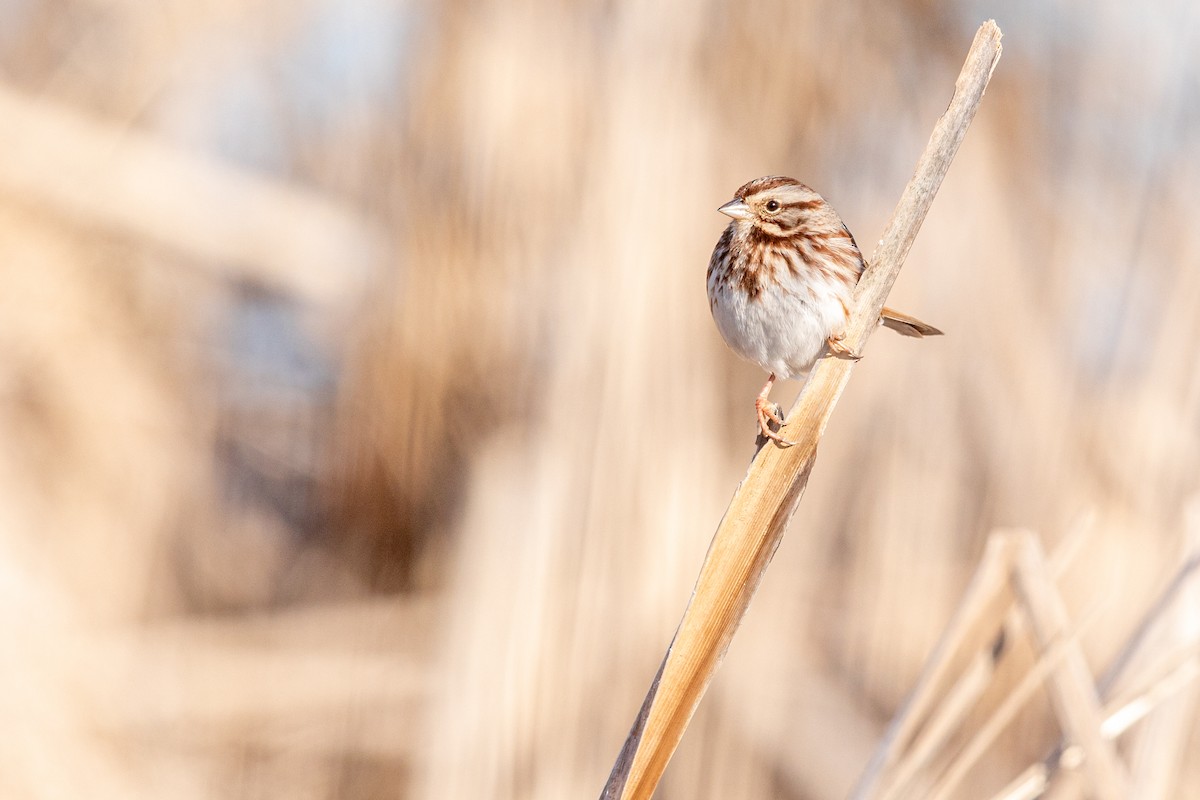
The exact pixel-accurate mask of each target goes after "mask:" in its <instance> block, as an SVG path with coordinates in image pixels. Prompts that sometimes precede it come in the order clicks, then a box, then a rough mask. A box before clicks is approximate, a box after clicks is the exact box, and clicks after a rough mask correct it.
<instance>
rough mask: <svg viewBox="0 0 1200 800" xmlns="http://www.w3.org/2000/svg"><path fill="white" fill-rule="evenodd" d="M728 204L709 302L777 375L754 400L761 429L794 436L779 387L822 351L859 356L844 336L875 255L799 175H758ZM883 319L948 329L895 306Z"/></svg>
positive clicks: (751, 354)
mask: <svg viewBox="0 0 1200 800" xmlns="http://www.w3.org/2000/svg"><path fill="white" fill-rule="evenodd" d="M719 210H720V211H721V213H722V214H725V215H727V216H729V217H731V218H732V220H733V221H732V222H730V223H729V225H728V227H726V228H725V232H724V233H722V234H721V238H720V239H719V240H718V241H717V246H716V247H715V248H714V249H713V254H712V258H711V259H710V260H709V263H708V305H709V308H710V309H711V310H712V315H713V319H714V320H715V321H716V323H717V329H718V330H719V331H720V332H721V336H722V337H723V338H724V339H725V342H726V343H727V344H728V345H729V347H730V348H731V349H732V350H733V351H734V352H735V353H737V354H738V355H739V356H741V357H742V358H744V359H746V360H747V361H750V362H753V363H755V364H758V365H759V366H760V367H762V368H763V369H764V370H766V371H767V372H768V373H769V375H770V377H768V378H767V382H766V385H764V386H763V388H762V391H761V392H759V394H758V397H757V398H756V399H755V403H754V407H755V410H756V412H757V415H758V427H759V430H760V431H761V432H762V434H763V436H765V437H767V438H768V439H772V440H774V441H775V442H778V443H780V444H784V445H787V444H791V442H788V441H786V440H785V439H783V438H782V437H781V436H780V435H779V434H778V433H776V432H775V431H772V430H771V428H770V426H769V424H768V421H773V422H775V423H777V424H779V425H782V424H783V420H782V419H781V418H780V417H779V414H778V412H777V411H776V410H775V408H774V407H773V404H771V403H770V402H769V400H768V396H769V395H770V392H771V387H772V385H774V383H775V380H776V379H777V378H801V377H805V376H807V374H808V371H809V370H810V369H812V366H813V364H815V363H816V361H817V359H818V358H820V357H821V356H822V355H825V354H831V355H836V356H841V357H848V358H858V356H857V355H856V354H855V353H853V352H851V351H850V350H849V349H848V348H846V346H845V345H844V344H842V338H843V336H844V335H845V328H846V322H847V321H848V320H849V318H850V306H849V301H850V297H851V295H852V294H853V291H854V285H855V284H856V283H858V279H859V276H860V275H862V272H863V269H864V268H865V267H866V264H865V263H864V262H863V257H862V253H861V252H860V251H859V249H858V244H857V243H856V242H855V241H854V236H853V235H852V234H851V233H850V231H849V229H848V228H847V227H846V225H845V223H843V222H842V220H841V217H839V216H838V215H837V212H836V211H834V210H833V208H832V206H830V205H829V204H828V203H827V202H825V199H824V198H823V197H821V195H819V194H817V193H816V192H814V191H813V190H812V189H810V188H808V187H807V186H805V185H804V184H802V183H800V182H799V181H797V180H794V179H792V178H785V177H781V176H769V177H766V178H759V179H757V180H753V181H750V182H749V183H747V184H745V185H744V186H742V187H741V188H739V189H738V190H737V193H736V194H735V195H734V198H733V200H731V201H729V202H728V203H726V204H725V205H723V206H721V208H720V209H719ZM880 323H881V324H882V325H884V326H886V327H888V328H891V329H892V330H894V331H897V332H899V333H901V334H903V335H905V336H915V337H922V336H937V335H939V334H941V331H939V330H938V329H937V328H935V327H933V326H932V325H927V324H925V323H924V322H921V321H920V320H919V319H916V318H915V317H911V316H909V315H907V314H903V313H900V312H898V311H894V310H892V309H890V308H885V309H883V314H882V316H881V317H880Z"/></svg>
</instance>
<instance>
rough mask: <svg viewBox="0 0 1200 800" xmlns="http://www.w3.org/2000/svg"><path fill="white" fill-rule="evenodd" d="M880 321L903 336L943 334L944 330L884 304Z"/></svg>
mask: <svg viewBox="0 0 1200 800" xmlns="http://www.w3.org/2000/svg"><path fill="white" fill-rule="evenodd" d="M879 321H880V322H881V323H882V324H883V326H884V327H885V328H891V329H892V330H894V331H895V332H896V333H899V334H901V335H903V336H915V337H917V338H918V339H919V338H920V337H922V336H941V335H942V332H941V331H939V330H938V329H937V328H935V327H933V326H932V325H927V324H925V323H924V322H921V320H919V319H917V318H916V317H910V316H909V315H908V314H905V313H903V312H902V311H897V310H896V309H894V308H888V307H887V306H884V308H883V314H881V315H880V317H879Z"/></svg>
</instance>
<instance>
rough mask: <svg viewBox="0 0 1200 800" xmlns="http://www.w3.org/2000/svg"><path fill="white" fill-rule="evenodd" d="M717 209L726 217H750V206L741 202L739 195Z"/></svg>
mask: <svg viewBox="0 0 1200 800" xmlns="http://www.w3.org/2000/svg"><path fill="white" fill-rule="evenodd" d="M717 211H720V212H721V213H722V214H724V215H725V216H727V217H733V218H734V219H750V217H751V216H752V214H751V213H750V206H748V205H746V204H745V203H743V202H742V199H741V198H740V197H735V198H733V199H732V200H730V201H729V202H728V203H726V204H725V205H723V206H721V207H720V208H718V209H717Z"/></svg>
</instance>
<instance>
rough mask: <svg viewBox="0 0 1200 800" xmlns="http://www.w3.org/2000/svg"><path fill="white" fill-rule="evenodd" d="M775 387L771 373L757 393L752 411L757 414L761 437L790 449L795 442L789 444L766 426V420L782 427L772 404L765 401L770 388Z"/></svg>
mask: <svg viewBox="0 0 1200 800" xmlns="http://www.w3.org/2000/svg"><path fill="white" fill-rule="evenodd" d="M774 385H775V373H771V375H770V377H768V378H767V382H766V384H764V385H763V388H762V391H761V392H759V393H758V397H756V398H755V399H754V410H755V412H757V414H758V429H759V430H760V431H762V435H763V436H765V437H766V438H768V439H770V440H771V441H773V442H778V443H779V444H781V445H785V446H787V447H791V446H792V445H794V444H795V442H789V441H788V440H787V439H784V438H783V437H782V436H780V435H779V434H778V433H776V432H775V431H773V430H771V428H770V426H769V425H768V424H767V420H768V419H769V420H771V421H773V422H775V423H776V424H778V425H783V420H782V419H781V418H780V416H779V415H778V414H776V413H775V408H774V405H775V404H774V403H772V402H770V401H769V400H767V397H768V396H769V395H770V394H771V387H772V386H774Z"/></svg>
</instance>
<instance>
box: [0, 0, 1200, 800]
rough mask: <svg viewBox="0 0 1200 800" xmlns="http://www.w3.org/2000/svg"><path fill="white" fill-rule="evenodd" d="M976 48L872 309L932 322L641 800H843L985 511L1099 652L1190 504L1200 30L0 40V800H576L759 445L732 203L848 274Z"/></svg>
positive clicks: (1018, 736) (785, 23)
mask: <svg viewBox="0 0 1200 800" xmlns="http://www.w3.org/2000/svg"><path fill="white" fill-rule="evenodd" d="M989 16H998V22H999V23H1000V25H1001V26H1002V27H1003V29H1004V31H1005V34H1006V37H1005V55H1004V59H1003V61H1002V62H1001V65H1000V69H999V70H998V72H997V73H996V77H995V79H994V80H993V83H992V87H991V89H990V91H989V94H988V97H987V99H986V100H985V102H984V104H983V108H982V111H981V113H980V115H979V117H978V118H977V120H976V122H975V125H974V127H973V128H972V129H971V131H970V133H969V135H968V137H967V140H966V143H965V145H964V147H963V149H962V151H961V153H960V154H959V157H958V159H957V161H956V163H955V164H954V167H953V168H952V170H951V172H950V176H949V179H948V181H947V183H946V185H945V187H944V188H943V190H942V192H941V195H940V196H939V198H938V200H937V201H936V203H935V204H934V208H933V211H932V214H931V216H930V218H929V220H928V222H927V224H926V225H925V227H924V230H923V232H922V233H921V236H920V237H919V238H918V241H917V245H916V247H915V249H914V251H913V253H912V255H911V256H910V258H909V260H908V267H907V268H906V270H905V271H904V273H903V274H902V276H901V280H900V283H899V284H898V285H897V287H896V291H895V292H894V294H893V301H894V302H893V304H894V305H896V306H898V307H900V308H903V309H905V310H907V311H910V312H912V313H914V314H916V315H918V316H920V317H922V318H923V319H927V320H929V321H930V322H932V323H934V324H936V325H938V326H939V327H941V328H943V329H945V330H946V331H947V334H948V335H947V336H946V337H945V338H944V339H938V340H934V341H928V342H921V343H913V342H911V341H907V340H901V339H900V338H899V337H889V336H885V335H881V336H879V337H877V338H876V339H874V340H873V341H872V343H871V346H870V348H869V351H868V353H867V358H866V359H865V360H864V361H863V362H862V364H861V365H860V366H859V368H858V369H857V370H856V372H855V376H854V380H853V381H852V382H851V385H850V388H849V390H848V391H847V394H846V396H845V397H844V399H843V401H842V403H841V405H840V407H839V408H838V410H837V412H836V414H835V416H834V419H833V422H832V424H831V426H830V429H829V431H828V433H827V435H826V438H825V441H824V444H823V447H822V452H821V456H820V459H819V461H818V465H817V469H816V471H815V473H814V475H813V478H812V481H811V482H810V484H809V488H808V492H807V496H806V497H805V500H804V502H803V503H802V504H801V508H800V511H799V513H798V514H797V516H796V518H795V520H794V522H793V523H792V526H791V532H790V533H789V535H788V537H787V538H786V539H785V541H784V544H783V546H782V547H781V549H780V551H779V554H778V556H777V558H776V559H775V563H774V565H773V567H772V569H771V571H770V572H769V574H768V576H767V579H766V581H765V583H764V586H763V590H762V592H761V593H760V595H759V597H758V599H757V601H756V602H755V604H754V605H753V607H752V608H751V610H750V614H749V616H748V618H747V622H746V625H745V626H744V628H743V630H742V632H741V634H740V635H739V637H738V638H737V639H736V640H735V641H734V644H733V648H732V650H731V652H730V656H729V658H728V660H727V662H726V664H725V666H724V668H723V669H722V671H721V672H720V673H719V674H718V677H717V680H716V681H715V683H714V685H713V687H712V689H711V691H710V693H709V696H708V698H707V699H706V702H705V704H704V705H703V706H702V707H701V709H700V712H699V714H698V716H697V718H696V720H695V722H694V724H693V726H692V728H691V729H690V730H689V732H688V735H687V736H686V737H685V739H684V742H683V746H682V748H681V750H680V752H679V753H678V755H677V756H676V758H675V760H674V761H673V763H672V764H671V766H670V768H669V769H668V772H667V776H666V780H665V782H664V784H663V786H662V788H661V790H660V794H659V796H660V797H662V798H733V797H736V798H766V797H773V798H797V799H798V798H836V797H841V796H844V795H845V793H846V791H847V789H848V787H849V786H850V785H851V784H852V782H853V780H854V779H855V777H856V776H857V775H858V773H859V772H860V771H861V770H862V768H863V766H864V765H865V763H866V761H867V758H868V756H869V754H870V752H871V750H872V748H873V747H874V746H875V743H876V741H877V737H878V736H879V735H880V733H881V731H882V729H883V726H884V725H885V724H886V721H887V719H888V718H889V717H890V715H891V714H892V713H893V711H894V710H895V708H896V707H897V705H898V704H899V703H900V702H901V700H902V699H903V697H904V695H905V693H906V692H907V691H908V689H909V688H910V687H911V685H912V683H913V681H914V679H915V677H916V675H917V673H918V671H919V669H920V666H921V664H922V661H923V660H924V658H925V656H926V655H927V653H928V651H929V649H930V648H931V646H932V645H933V643H934V642H935V641H936V639H937V636H938V634H939V633H940V631H941V630H942V628H943V626H944V625H945V622H946V620H947V618H948V616H949V615H950V613H951V612H952V611H953V609H954V607H955V605H956V603H957V601H958V598H959V596H960V594H961V592H962V590H963V587H964V584H965V582H966V580H967V578H968V577H969V575H970V574H971V571H972V570H973V569H974V567H975V565H976V562H977V560H978V558H979V555H980V551H981V548H982V545H983V542H984V540H985V538H986V536H987V534H988V532H989V531H990V530H992V529H993V527H995V526H997V525H1022V526H1028V527H1031V528H1033V529H1035V530H1037V531H1038V532H1039V533H1040V534H1041V536H1042V537H1043V540H1044V541H1045V542H1046V543H1047V546H1049V547H1052V546H1053V545H1054V543H1055V542H1057V541H1058V540H1059V539H1060V538H1061V537H1062V536H1063V535H1064V533H1065V532H1066V530H1067V529H1068V528H1069V527H1070V526H1071V525H1072V524H1073V523H1074V521H1075V520H1077V519H1079V518H1080V516H1081V515H1086V514H1092V515H1094V516H1093V519H1094V523H1093V525H1092V529H1091V532H1090V534H1089V535H1088V538H1087V543H1086V545H1085V548H1084V551H1083V552H1082V554H1081V555H1080V557H1079V559H1078V560H1077V562H1076V564H1075V566H1074V568H1073V569H1072V570H1071V572H1070V574H1069V575H1068V576H1067V578H1066V580H1065V581H1064V591H1065V593H1066V595H1067V599H1068V603H1069V604H1070V605H1071V607H1072V610H1073V611H1075V612H1077V613H1081V612H1082V610H1084V609H1087V608H1092V607H1095V605H1096V604H1097V603H1099V610H1098V612H1097V613H1099V614H1100V615H1101V618H1102V619H1103V620H1104V622H1103V623H1101V624H1098V625H1095V626H1093V627H1092V628H1091V629H1089V632H1088V634H1087V638H1086V645H1087V650H1088V653H1089V655H1090V656H1091V657H1092V658H1093V659H1094V664H1095V665H1100V664H1103V663H1104V661H1105V660H1106V659H1107V658H1108V657H1110V656H1111V654H1112V652H1113V650H1114V649H1115V647H1116V646H1117V643H1118V642H1119V641H1120V640H1121V639H1123V638H1124V637H1126V636H1127V635H1128V633H1129V628H1130V626H1131V625H1132V624H1133V620H1134V619H1135V618H1136V617H1137V615H1138V614H1140V613H1141V612H1142V611H1143V610H1144V608H1145V606H1146V605H1147V603H1148V602H1149V598H1151V597H1152V596H1153V595H1154V594H1155V593H1156V591H1157V590H1158V588H1159V586H1160V585H1161V583H1162V582H1163V580H1164V578H1165V576H1166V575H1167V574H1168V573H1169V570H1170V567H1171V564H1172V562H1173V560H1174V559H1175V558H1176V556H1177V554H1178V552H1179V549H1180V547H1181V541H1182V538H1183V536H1184V532H1185V520H1184V508H1185V506H1186V504H1187V501H1188V498H1189V497H1190V496H1191V495H1192V494H1193V493H1194V492H1196V491H1197V489H1198V488H1200V481H1198V479H1197V466H1198V461H1200V441H1198V439H1200V361H1198V358H1197V354H1196V344H1195V343H1196V341H1197V340H1200V313H1197V310H1198V309H1200V270H1198V269H1197V266H1198V265H1200V226H1197V224H1196V219H1197V216H1198V214H1200V82H1198V80H1197V77H1196V69H1195V65H1196V62H1195V59H1196V56H1195V54H1196V53H1197V52H1200V7H1197V6H1196V5H1195V4H1194V3H1188V2H1182V0H1177V1H1176V2H1171V1H1170V0H1162V1H1161V2H1158V3H1152V4H1150V5H1148V6H1139V7H1137V8H1133V7H1130V6H1127V5H1126V4H1122V3H1117V2H1112V1H1111V0H1107V1H1106V2H1100V3H1087V4H1081V3H1068V2H1058V3H1053V4H1043V3H1032V2H1025V3H1016V4H1005V7H1004V8H992V7H990V6H988V5H987V4H984V3H980V2H968V3H949V2H942V3H936V2H934V3H930V2H911V1H910V2H900V3H894V4H883V5H881V4H867V3H863V2H854V3H841V2H834V1H833V0H821V1H820V2H815V3H804V4H801V3H791V2H785V0H774V1H772V2H750V3H736V4H735V3H712V2H709V3H683V2H678V0H676V1H675V2H666V3H658V4H644V3H637V2H630V1H629V0H626V1H624V2H607V3H599V2H597V3H591V4H586V3H579V4H574V3H569V2H562V1H561V0H557V1H556V0H542V1H541V2H524V3H511V2H501V1H500V0H479V1H478V2H465V1H464V0H445V2H441V3H420V2H409V3H394V4H393V3H386V2H383V0H358V1H357V2H350V3H341V2H335V1H334V0H299V2H297V1H296V0H292V2H287V3H284V2H270V1H268V0H264V1H263V2H257V3H254V2H240V1H239V0H210V1H209V2H205V3H195V2H185V1H184V0H165V2H159V3H153V4H150V3H139V2H134V1H133V0H10V2H7V3H3V4H0V275H2V276H3V291H0V341H2V343H3V344H2V349H0V354H2V357H0V369H2V373H0V431H2V436H3V447H2V448H0V625H2V626H3V627H2V633H3V640H4V647H3V650H2V651H0V653H2V655H0V676H2V677H3V680H0V708H3V709H4V712H5V713H4V719H5V720H6V722H7V726H6V732H5V733H4V734H3V735H0V764H3V769H0V795H2V796H4V797H14V798H15V797H22V798H49V797H89V798H97V799H98V800H105V799H106V798H140V797H145V798H151V797H153V798H161V797H171V798H184V799H186V798H193V797H195V798H201V797H203V798H209V797H219V798H266V797H289V798H309V797H311V798H333V797H336V798H384V797H397V798H499V799H501V800H502V799H503V798H567V797H592V796H595V795H596V794H597V793H598V792H599V790H600V787H601V785H602V784H603V781H604V779H605V777H606V776H607V773H608V769H609V767H610V766H611V764H612V761H613V759H614V758H615V756H616V753H617V750H618V748H619V746H620V744H621V742H622V740H623V738H624V736H625V733H626V731H627V730H628V727H629V725H630V723H631V722H632V721H633V716H634V714H635V712H636V710H637V707H638V704H639V703H640V701H641V699H642V696H643V694H644V692H645V690H646V688H647V686H648V685H649V681H650V678H651V677H652V675H653V673H654V670H655V669H656V667H657V665H658V663H659V660H660V659H661V657H662V655H663V650H664V648H665V646H666V644H667V643H668V641H669V639H670V636H671V633H672V631H673V629H674V626H675V624H676V622H677V621H678V619H679V615H680V613H681V612H682V610H683V607H684V604H685V602H686V600H687V597H688V593H689V591H690V589H691V584H692V581H693V580H694V578H695V575H696V571H697V568H698V566H699V564H700V561H701V559H702V557H703V555H704V550H705V547H706V546H707V544H708V541H709V537H710V536H711V534H712V532H713V530H714V529H715V526H716V523H717V521H718V519H719V517H720V515H721V513H722V511H723V510H724V507H725V504H726V502H727V500H728V497H729V495H730V494H731V493H732V490H733V488H734V486H735V485H736V483H737V481H738V480H739V479H740V478H741V476H742V474H743V472H744V469H745V467H746V465H747V463H748V460H749V458H750V456H751V453H752V444H753V436H754V422H753V417H752V412H751V400H752V398H753V395H754V393H755V392H756V391H757V390H758V388H759V386H760V385H761V381H762V376H761V375H760V374H758V373H757V371H756V370H755V369H754V368H752V367H750V366H747V365H744V364H741V363H738V362H736V360H735V359H734V358H733V356H731V355H730V354H729V353H728V352H727V351H726V350H725V348H724V346H723V344H722V343H721V341H720V338H719V336H718V334H717V332H716V330H715V328H714V327H713V325H712V323H711V320H710V319H709V316H708V309H707V305H706V300H705V295H704V271H705V268H706V266H707V259H708V255H709V252H710V250H711V248H712V245H713V243H714V242H715V241H716V239H717V237H718V235H719V233H720V231H721V229H722V228H723V226H724V223H725V220H724V218H722V217H721V216H720V215H718V214H717V213H716V211H715V209H716V207H717V206H718V205H720V204H721V203H723V202H724V201H726V200H728V199H729V197H730V196H731V193H732V191H733V190H734V188H736V187H737V186H738V185H739V184H741V183H742V182H744V181H746V180H748V179H750V178H752V177H756V176H759V175H763V174H771V173H782V174H790V175H794V176H796V177H798V178H800V179H802V180H804V181H806V182H808V183H810V184H811V185H812V186H814V187H815V188H817V189H818V191H820V192H822V193H823V194H825V195H826V197H828V198H829V199H830V200H831V201H832V202H833V203H834V205H835V206H836V207H837V208H838V209H839V210H840V212H841V214H842V215H843V217H844V218H845V219H846V220H847V222H848V224H849V226H850V227H851V229H852V230H853V231H854V232H855V233H856V235H857V237H858V240H859V242H861V243H862V244H863V246H864V249H865V250H867V251H868V252H869V251H870V250H871V247H872V244H873V242H875V241H876V240H877V238H878V236H879V233H880V231H881V230H882V227H883V224H884V222H885V221H886V219H887V216H888V214H889V213H890V211H891V208H892V205H893V204H894V202H895V201H896V199H897V198H898V197H899V194H900V191H901V189H902V187H903V185H904V183H905V181H906V180H907V178H908V176H909V175H910V173H911V169H912V166H913V164H914V163H915V160H916V157H917V155H918V153H919V152H920V149H921V147H922V146H923V144H924V142H925V139H926V137H927V136H928V133H929V130H930V128H931V126H932V124H933V121H934V120H935V119H936V117H937V115H938V114H939V113H940V112H941V111H942V110H943V108H944V107H945V104H946V102H947V100H948V98H949V96H950V90H951V83H952V81H953V78H954V76H955V75H956V74H957V72H958V68H959V65H960V63H961V58H962V56H963V54H964V53H965V52H966V49H967V46H968V44H969V43H970V40H971V36H972V34H973V32H974V30H975V28H976V26H977V25H978V23H979V22H980V21H982V20H983V19H985V18H987V17H989ZM791 388H792V390H793V391H794V389H795V387H791ZM780 396H781V398H782V397H785V396H786V394H785V393H784V392H781V393H780ZM1045 707H1046V704H1045V702H1044V698H1043V701H1042V702H1036V703H1034V704H1033V707H1032V708H1031V710H1030V711H1029V712H1027V713H1026V714H1024V715H1023V716H1022V717H1021V718H1020V720H1019V721H1018V722H1017V724H1016V725H1015V727H1014V730H1013V731H1011V732H1010V734H1009V735H1008V736H1007V737H1006V738H1004V739H1002V740H1001V746H1000V747H997V748H995V749H994V752H992V753H991V754H990V755H989V757H988V758H987V759H986V761H985V763H984V764H983V765H982V766H981V768H980V769H979V770H977V773H976V774H975V776H974V777H973V779H972V781H973V786H974V787H975V789H976V790H977V791H979V792H980V794H983V793H984V792H985V790H986V789H987V788H988V787H993V788H994V787H998V786H999V785H1002V784H1003V782H1004V781H1005V780H1006V779H1007V778H1008V777H1010V776H1011V775H1012V774H1013V773H1014V772H1015V770H1016V769H1017V768H1018V767H1020V766H1023V765H1024V764H1025V763H1027V762H1028V761H1029V760H1031V759H1033V758H1036V757H1038V756H1040V755H1041V754H1042V753H1044V752H1045V751H1046V749H1047V748H1048V747H1049V746H1050V745H1051V744H1052V743H1053V742H1054V741H1056V739H1057V732H1056V729H1055V727H1054V724H1053V722H1052V720H1051V719H1050V718H1049V716H1048V714H1047V713H1046V712H1045ZM1192 736H1193V742H1195V740H1196V733H1195V732H1194V731H1193V734H1192ZM1192 752H1195V746H1193V749H1192ZM1179 786H1180V791H1179V794H1178V796H1181V797H1182V796H1195V795H1197V794H1198V793H1200V762H1197V761H1196V760H1195V759H1191V761H1190V763H1187V764H1185V767H1184V772H1183V774H1182V775H1181V777H1180V784H1179ZM971 796H979V795H971Z"/></svg>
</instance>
